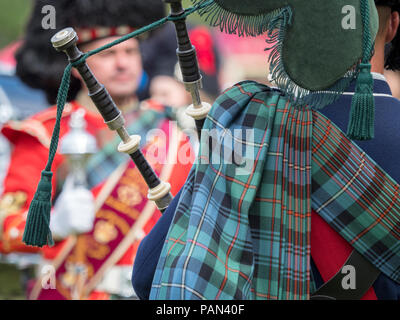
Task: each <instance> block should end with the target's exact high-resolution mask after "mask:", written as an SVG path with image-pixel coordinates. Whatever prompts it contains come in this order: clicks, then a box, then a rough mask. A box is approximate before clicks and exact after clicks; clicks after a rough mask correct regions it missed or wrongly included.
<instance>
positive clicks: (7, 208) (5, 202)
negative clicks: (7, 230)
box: [0, 191, 28, 250]
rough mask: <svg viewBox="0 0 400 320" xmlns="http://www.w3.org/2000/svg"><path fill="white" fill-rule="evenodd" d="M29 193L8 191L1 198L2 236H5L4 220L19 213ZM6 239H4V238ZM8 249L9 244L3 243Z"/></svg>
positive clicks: (0, 224)
mask: <svg viewBox="0 0 400 320" xmlns="http://www.w3.org/2000/svg"><path fill="white" fill-rule="evenodd" d="M27 197H28V196H27V194H26V193H25V192H22V191H17V192H8V193H5V194H4V195H3V196H2V197H1V198H0V237H3V222H4V219H5V218H7V217H8V216H9V215H11V214H16V213H18V212H19V211H20V210H21V209H22V208H23V207H24V205H25V203H26V199H27ZM3 240H4V239H3ZM3 246H4V247H5V248H4V249H5V250H6V249H8V246H7V244H5V243H4V244H3Z"/></svg>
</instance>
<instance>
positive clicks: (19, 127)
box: [2, 102, 93, 147]
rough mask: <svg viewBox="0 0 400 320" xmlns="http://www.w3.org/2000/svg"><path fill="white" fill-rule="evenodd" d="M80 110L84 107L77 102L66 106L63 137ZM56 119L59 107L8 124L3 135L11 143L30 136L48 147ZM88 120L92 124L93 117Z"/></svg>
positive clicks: (63, 116) (63, 114) (63, 115)
mask: <svg viewBox="0 0 400 320" xmlns="http://www.w3.org/2000/svg"><path fill="white" fill-rule="evenodd" d="M79 108H82V106H80V105H79V104H78V103H76V102H71V103H67V104H66V105H65V107H64V111H63V113H62V118H61V131H62V132H61V135H62V134H63V132H64V131H65V130H66V128H67V126H68V121H69V118H70V116H71V114H72V113H73V112H74V111H76V110H77V109H79ZM56 118H57V106H51V107H49V108H47V109H45V110H42V111H40V112H38V113H36V114H34V115H33V116H31V117H29V118H27V119H24V120H13V121H9V122H7V123H6V124H5V125H4V127H3V128H2V133H3V135H4V136H5V137H6V138H7V139H8V140H9V141H10V142H11V143H15V142H16V141H17V140H18V138H19V137H20V136H22V135H29V136H31V137H34V138H36V139H37V140H38V141H39V142H40V143H41V144H42V145H44V146H46V147H48V146H49V145H50V141H51V135H52V132H53V129H54V125H55V122H56ZM88 118H89V121H90V122H93V121H91V120H90V119H91V118H92V117H88Z"/></svg>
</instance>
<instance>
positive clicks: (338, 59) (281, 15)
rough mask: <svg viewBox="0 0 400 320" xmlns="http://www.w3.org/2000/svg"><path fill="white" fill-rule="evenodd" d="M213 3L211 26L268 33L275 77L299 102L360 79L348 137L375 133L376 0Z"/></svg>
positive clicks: (312, 102)
mask: <svg viewBox="0 0 400 320" xmlns="http://www.w3.org/2000/svg"><path fill="white" fill-rule="evenodd" d="M209 1H210V0H192V2H194V3H202V2H203V3H205V2H209ZM211 2H212V4H211V5H209V6H207V7H206V8H204V9H202V10H201V11H200V14H201V15H203V16H205V17H206V20H207V21H209V22H210V24H211V25H212V26H218V27H219V28H220V29H221V31H223V32H227V33H230V34H238V35H239V36H257V35H261V34H263V33H267V34H268V35H269V38H270V39H269V40H267V42H268V43H269V44H270V45H271V47H270V49H271V51H270V56H269V61H270V69H271V75H272V80H273V81H274V82H275V83H276V84H277V86H278V87H279V88H280V89H282V90H283V91H284V92H285V93H286V94H287V95H288V96H289V97H290V98H291V100H292V102H293V104H294V105H296V106H305V105H308V106H311V107H314V108H321V107H323V106H325V105H327V104H330V103H332V102H333V101H334V100H335V99H336V98H338V96H340V94H341V93H343V91H344V90H345V89H346V88H347V87H348V86H349V84H350V82H351V81H352V80H354V79H355V78H358V81H357V90H356V95H355V97H354V99H353V104H352V116H351V121H350V122H351V123H350V124H349V136H350V137H351V138H354V139H370V138H372V137H373V122H374V121H373V119H374V101H373V95H372V93H373V92H372V91H373V80H372V76H371V74H370V63H369V60H370V58H371V57H372V54H373V48H374V39H375V36H376V33H377V30H378V25H379V23H378V14H377V11H376V7H375V3H374V0H334V1H327V0H307V1H299V0H211Z"/></svg>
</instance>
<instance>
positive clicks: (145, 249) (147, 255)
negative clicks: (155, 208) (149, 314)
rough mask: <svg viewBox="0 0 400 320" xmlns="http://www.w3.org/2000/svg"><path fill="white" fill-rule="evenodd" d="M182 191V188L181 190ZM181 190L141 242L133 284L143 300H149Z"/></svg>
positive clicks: (134, 269) (133, 273)
mask: <svg viewBox="0 0 400 320" xmlns="http://www.w3.org/2000/svg"><path fill="white" fill-rule="evenodd" d="M181 191H182V190H181ZM181 191H179V193H178V194H177V195H176V196H175V198H174V199H173V200H172V202H171V203H170V205H169V206H168V208H167V209H166V210H165V211H164V213H163V215H162V216H161V218H160V219H159V220H158V221H157V223H156V225H155V226H154V227H153V229H151V231H150V232H149V234H148V235H147V236H146V237H144V238H143V240H142V241H141V242H140V245H139V248H138V251H137V253H136V258H135V263H134V265H133V272H132V286H133V289H134V290H135V293H136V295H137V296H138V297H139V299H141V300H148V299H149V295H150V289H151V283H152V282H153V276H154V272H155V271H156V267H157V263H158V258H159V257H160V254H161V250H162V248H163V246H164V241H165V237H166V236H167V233H168V229H169V226H170V225H171V222H172V219H173V217H174V213H175V209H176V207H177V205H178V201H179V198H180V196H181Z"/></svg>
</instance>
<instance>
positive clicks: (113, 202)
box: [105, 197, 140, 220]
mask: <svg viewBox="0 0 400 320" xmlns="http://www.w3.org/2000/svg"><path fill="white" fill-rule="evenodd" d="M105 203H106V204H107V205H108V206H110V207H111V208H113V209H115V210H117V211H118V212H120V213H123V214H125V215H127V216H128V217H130V218H132V219H134V220H136V219H137V217H138V216H139V214H140V212H139V211H138V210H136V209H135V208H131V207H130V206H129V205H127V204H125V203H123V202H121V201H118V199H115V198H113V197H109V198H108V199H107V200H106V202H105ZM139 203H140V202H139Z"/></svg>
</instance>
